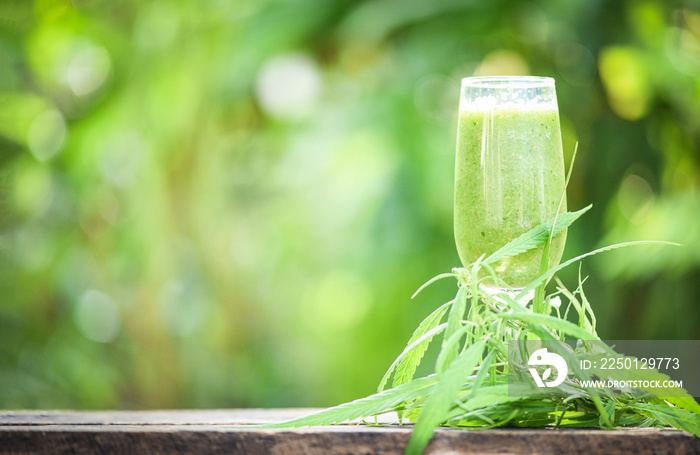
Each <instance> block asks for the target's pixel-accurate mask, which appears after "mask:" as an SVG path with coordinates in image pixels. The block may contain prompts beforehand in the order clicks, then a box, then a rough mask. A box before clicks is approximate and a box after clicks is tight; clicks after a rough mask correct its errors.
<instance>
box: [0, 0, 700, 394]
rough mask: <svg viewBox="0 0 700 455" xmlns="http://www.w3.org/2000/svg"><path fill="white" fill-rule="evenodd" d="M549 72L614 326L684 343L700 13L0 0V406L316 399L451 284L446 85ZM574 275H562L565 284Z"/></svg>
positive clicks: (595, 285) (697, 332)
mask: <svg viewBox="0 0 700 455" xmlns="http://www.w3.org/2000/svg"><path fill="white" fill-rule="evenodd" d="M475 74H476V75H488V74H534V75H541V76H551V77H554V78H555V80H556V84H557V92H558V96H559V106H560V114H561V121H562V128H563V135H564V148H565V151H566V152H565V154H566V160H567V162H568V160H569V159H570V156H571V153H572V150H573V148H574V144H575V143H576V141H579V143H580V147H579V156H578V159H577V164H576V168H575V171H574V174H573V178H572V182H571V186H570V188H569V196H568V200H569V207H570V208H571V209H579V208H581V207H583V206H585V205H587V204H589V203H593V204H594V208H593V209H592V210H591V211H590V212H589V213H588V214H586V215H585V217H584V218H582V219H581V220H580V221H579V222H578V223H576V224H575V225H574V226H573V227H572V228H571V229H570V230H569V241H568V244H567V249H566V252H565V257H572V256H573V255H576V254H580V253H582V252H585V251H587V250H590V249H593V248H595V247H597V246H601V245H603V244H607V243H612V242H618V241H626V240H636V239H663V240H672V241H677V242H680V243H683V244H684V247H683V248H672V247H641V248H640V247H638V248H636V249H626V250H618V251H615V252H611V253H607V254H606V255H602V256H599V257H597V258H595V259H591V260H587V261H585V262H584V264H583V269H582V273H583V274H584V275H589V276H590V278H589V280H588V282H587V288H586V289H587V294H588V295H589V298H590V299H591V301H592V305H593V307H594V309H595V311H596V312H597V315H598V321H599V329H600V330H599V333H600V335H601V336H602V337H603V338H608V339H615V338H628V339H639V338H642V339H667V338H668V339H698V338H699V337H700V326H699V325H698V321H700V302H699V298H698V296H699V295H700V163H699V160H700V152H699V150H700V8H699V7H698V3H695V2H681V1H665V0H648V1H644V0H642V1H613V0H610V1H603V0H564V1H562V0H549V1H546V0H542V1H531V2H525V1H509V0H496V1H490V2H484V1H479V2H477V1H468V0H461V1H449V0H439V1H435V0H421V1H408V2H407V1H399V0H367V1H362V2H357V1H349V0H341V1H328V0H319V1H304V2H299V1H291V0H290V1H263V0H235V1H225V0H190V1H185V0H182V1H173V0H165V1H148V2H142V1H136V0H129V1H125V0H122V1H104V0H74V1H68V0H64V1H59V0H36V1H34V2H31V1H26V0H4V1H3V2H2V3H0V408H172V407H178V408H192V407H217V408H220V407H248V406H256V407H268V406H280V407H281V406H327V405H332V404H336V403H339V402H341V401H345V400H351V399H354V398H358V397H360V396H364V395H367V394H369V393H371V392H372V391H373V390H374V389H375V387H376V385H377V383H378V381H379V379H380V377H381V375H382V373H383V372H384V370H385V369H386V368H387V367H388V365H389V364H390V363H391V361H392V360H393V358H394V357H395V356H396V355H397V354H398V353H399V352H400V351H401V348H402V345H403V343H405V341H406V340H407V339H408V338H409V336H410V334H411V332H412V331H413V329H414V328H415V326H416V325H417V323H418V322H419V321H420V320H421V319H422V318H423V317H424V316H426V315H427V314H428V313H429V312H430V311H431V310H432V309H433V308H435V307H436V306H437V305H438V304H441V303H442V302H444V301H446V300H449V299H450V298H451V296H452V295H453V294H454V291H455V286H454V283H452V282H447V281H443V282H440V283H439V284H436V285H434V287H432V288H430V289H429V290H428V291H426V292H424V293H423V294H421V296H419V298H417V299H415V300H410V296H411V294H412V292H413V291H414V290H415V289H416V288H417V287H418V286H419V285H420V284H422V283H423V282H424V281H426V280H427V279H428V278H430V277H431V276H433V275H436V274H438V273H441V272H445V271H449V270H450V269H451V268H452V267H454V266H457V265H459V259H458V257H457V254H456V251H455V247H454V240H453V233H452V185H453V174H454V148H455V137H456V114H457V103H458V94H459V81H460V78H462V77H465V76H470V75H475ZM577 273H578V270H577V268H576V267H572V268H571V270H567V271H566V272H565V273H563V274H562V275H561V276H562V278H563V279H564V281H565V282H566V283H568V284H570V285H574V284H575V282H576V275H577Z"/></svg>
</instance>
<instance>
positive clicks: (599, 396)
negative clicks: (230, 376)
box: [274, 207, 700, 454]
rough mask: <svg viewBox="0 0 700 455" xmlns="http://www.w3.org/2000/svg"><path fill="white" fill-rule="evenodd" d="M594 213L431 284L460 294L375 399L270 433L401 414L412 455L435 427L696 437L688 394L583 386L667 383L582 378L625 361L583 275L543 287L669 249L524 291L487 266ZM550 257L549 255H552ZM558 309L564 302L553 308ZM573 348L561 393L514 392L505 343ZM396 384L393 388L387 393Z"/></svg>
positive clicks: (559, 221) (637, 374)
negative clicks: (589, 365)
mask: <svg viewBox="0 0 700 455" xmlns="http://www.w3.org/2000/svg"><path fill="white" fill-rule="evenodd" d="M589 208H590V207H586V208H585V209H583V210H580V211H578V212H565V213H562V214H559V215H557V216H555V217H553V218H552V219H549V220H547V221H545V222H543V223H542V224H540V225H539V226H536V227H535V228H533V229H532V230H530V231H528V232H526V233H525V234H523V235H521V236H520V237H518V238H516V239H514V240H513V241H511V242H510V243H508V244H507V245H505V246H504V247H502V248H501V249H499V250H498V251H496V252H494V253H493V254H491V255H490V256H488V257H481V258H479V259H478V260H477V261H476V262H474V263H473V264H470V265H469V266H468V267H465V268H455V269H453V270H452V271H451V272H449V273H443V274H441V275H438V276H436V277H435V278H433V279H431V280H429V281H428V282H427V283H426V284H425V285H423V286H421V288H419V290H418V291H417V292H416V294H417V293H418V292H420V291H421V290H423V289H424V288H425V287H426V286H427V285H429V284H431V283H433V282H435V281H437V280H440V279H444V278H448V277H452V278H455V279H456V280H457V284H458V287H457V294H456V296H455V298H454V299H453V300H450V301H449V302H446V303H444V304H443V305H441V306H439V307H438V308H437V309H435V310H434V311H433V312H432V313H430V314H429V315H428V316H427V317H426V318H425V319H424V320H423V321H422V322H421V323H420V324H419V326H418V327H417V328H416V330H415V331H414V332H413V334H412V336H411V337H410V339H409V340H408V342H407V344H406V347H405V348H404V350H403V351H402V352H401V353H400V354H399V356H398V357H397V358H396V360H395V361H394V362H393V363H392V364H391V366H390V367H389V369H388V370H387V372H386V374H385V375H384V377H383V378H382V379H381V381H380V383H379V387H378V390H377V393H376V394H374V395H371V396H369V397H366V398H362V399H359V400H356V401H353V402H351V403H346V404H342V405H340V406H336V407H333V408H330V409H326V410H323V411H321V412H318V413H316V414H313V415H311V416H307V417H303V418H300V419H296V420H292V421H289V422H284V423H281V424H277V425H274V426H276V427H294V426H310V425H328V424H334V423H339V422H344V421H349V420H354V419H368V418H370V417H373V416H378V415H382V414H386V413H390V412H395V413H397V415H398V419H399V423H403V421H404V420H405V419H408V420H409V421H411V422H414V423H415V426H414V428H413V432H412V435H411V439H410V441H409V444H408V446H407V447H406V453H407V454H417V453H422V451H423V450H424V449H425V447H427V445H428V443H429V442H430V439H431V438H432V436H433V433H434V431H435V428H436V427H439V426H442V425H446V426H450V427H460V428H493V427H499V426H504V425H509V426H519V427H539V426H555V427H590V426H600V427H604V428H612V427H615V426H630V427H646V426H672V427H675V428H679V429H682V430H685V431H689V432H691V433H693V434H695V435H697V436H700V406H699V405H698V404H697V402H696V401H695V400H694V399H693V398H692V397H691V396H689V395H688V394H687V393H686V392H685V391H684V390H682V389H666V390H665V391H664V392H666V394H667V395H669V396H672V398H668V397H661V396H658V395H654V393H655V392H654V391H653V390H629V391H623V392H622V393H620V392H618V391H613V390H609V389H599V388H598V389H593V388H589V387H584V386H583V385H582V381H586V380H590V379H591V377H592V376H591V375H592V374H596V375H598V377H600V378H603V377H605V378H606V379H617V380H629V379H635V378H637V379H640V378H641V379H662V380H663V379H668V377H666V376H664V375H663V374H661V373H659V372H658V371H656V370H645V371H644V372H642V371H634V370H632V371H630V370H622V371H621V370H611V371H606V372H602V371H595V370H592V371H591V370H586V371H584V370H582V369H581V368H580V367H578V365H579V361H578V359H579V358H580V356H588V357H587V358H591V357H590V356H594V355H607V356H610V355H613V356H617V355H619V354H617V353H615V351H614V350H613V349H612V348H610V347H609V346H607V345H605V343H603V342H602V341H600V338H599V337H598V335H597V333H596V319H595V315H594V313H593V310H592V308H591V306H590V304H589V301H588V299H587V298H586V295H585V293H584V291H583V282H584V281H585V279H582V278H581V274H580V271H579V280H578V286H577V287H576V289H574V290H573V291H571V290H569V289H567V288H566V287H565V286H564V285H563V283H561V281H559V280H558V279H556V280H555V281H556V284H557V286H556V289H555V290H554V291H553V292H551V293H549V294H547V293H545V285H546V284H547V283H548V282H549V281H550V280H551V279H552V277H554V275H555V274H556V272H557V271H559V270H561V269H562V268H564V267H567V266H569V265H571V264H573V263H575V262H578V261H580V260H581V259H583V258H585V257H588V256H591V255H594V254H598V253H600V252H603V251H608V250H611V249H614V248H619V247H622V246H628V245H634V244H645V243H668V242H630V243H625V244H617V245H611V246H608V247H605V248H600V249H597V250H594V251H591V252H589V253H586V254H583V255H580V256H577V257H575V258H573V259H570V260H568V261H565V262H563V263H562V264H560V265H557V266H556V267H552V268H549V267H548V264H546V263H545V262H544V261H543V268H542V270H541V272H542V273H541V274H540V276H539V277H538V278H536V279H535V280H533V281H532V282H531V283H530V284H528V285H527V286H525V288H523V289H518V290H516V289H511V288H508V286H507V283H503V282H501V281H500V280H499V279H498V277H497V276H496V274H495V273H494V271H493V268H492V266H491V265H492V264H495V263H496V262H498V261H501V260H503V259H507V258H510V257H512V256H515V255H517V254H521V253H523V252H526V251H529V250H531V249H533V248H537V247H538V246H540V245H543V244H545V246H547V245H548V243H549V242H550V241H551V239H552V237H553V236H554V235H556V234H557V233H559V232H561V231H563V230H564V229H566V228H567V227H568V226H569V225H570V224H571V223H573V222H574V221H575V220H576V219H578V218H579V217H580V216H581V215H582V214H583V213H585V212H586V211H587V210H588V209H589ZM544 255H545V256H547V249H546V248H545V253H544ZM533 291H534V292H533ZM414 296H415V295H414ZM562 300H563V301H566V303H565V304H561V305H555V304H554V303H555V302H561V301H562ZM570 314H571V317H574V316H575V317H576V318H577V321H578V322H577V323H573V322H570V321H569V316H570ZM438 337H439V338H440V339H441V346H440V352H439V355H438V357H437V360H436V362H435V366H434V373H433V374H431V375H429V376H426V377H422V378H416V377H414V376H415V372H416V369H417V368H418V366H419V365H420V363H421V362H422V360H423V357H424V354H425V352H426V350H427V349H428V347H429V346H430V344H431V343H433V342H434V341H435V339H436V338H438ZM567 339H568V340H579V346H578V347H577V348H576V349H575V350H574V349H571V350H566V349H562V350H561V351H560V352H558V354H560V355H562V356H563V357H564V358H565V360H566V361H567V364H568V365H570V366H572V369H573V370H574V374H573V375H571V377H568V378H567V379H566V380H565V381H564V382H563V383H562V384H561V385H559V386H557V387H556V389H555V390H553V392H556V393H552V394H551V396H527V395H517V396H516V395H515V394H513V393H512V390H509V384H508V379H509V375H512V374H515V373H516V371H512V370H513V369H523V368H525V367H524V366H523V365H520V364H513V363H512V362H509V353H508V346H509V343H512V342H514V341H517V340H535V341H536V340H555V341H557V340H559V341H564V340H567ZM526 358H527V357H526V356H523V359H526ZM523 364H524V362H523ZM392 378H393V380H392V382H391V388H388V389H387V388H386V387H387V384H389V381H390V379H392ZM509 392H511V393H509ZM656 393H659V392H656Z"/></svg>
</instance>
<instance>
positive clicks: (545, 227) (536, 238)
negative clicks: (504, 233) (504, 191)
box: [484, 205, 592, 264]
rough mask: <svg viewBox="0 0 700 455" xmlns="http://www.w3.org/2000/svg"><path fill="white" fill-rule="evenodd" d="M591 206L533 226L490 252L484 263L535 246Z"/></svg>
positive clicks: (516, 253) (513, 254) (559, 230)
mask: <svg viewBox="0 0 700 455" xmlns="http://www.w3.org/2000/svg"><path fill="white" fill-rule="evenodd" d="M591 207H592V206H591V205H589V206H588V207H585V208H583V209H581V210H579V211H578V212H564V213H560V214H559V215H558V216H554V217H552V218H550V219H548V220H546V221H544V222H543V223H542V224H539V225H538V226H535V227H534V228H532V229H530V230H529V231H527V232H526V233H524V234H522V235H521V236H519V237H517V238H515V239H513V240H512V241H510V242H508V243H507V244H506V245H505V246H503V247H501V248H500V249H499V250H497V251H496V252H494V253H493V254H491V256H489V257H487V258H486V259H484V263H485V264H493V263H494V262H498V261H502V260H503V259H508V258H509V257H512V256H515V255H518V254H520V253H524V252H526V251H528V250H531V249H533V248H537V247H538V246H540V245H542V244H543V243H545V242H546V241H547V240H548V239H549V236H550V233H552V234H553V235H557V234H559V233H560V232H561V231H563V230H564V229H566V228H567V227H569V225H571V223H573V222H574V221H576V220H577V219H578V218H579V217H580V216H581V215H583V214H584V213H586V212H587V211H588V210H589V209H590V208H591ZM555 219H556V223H555Z"/></svg>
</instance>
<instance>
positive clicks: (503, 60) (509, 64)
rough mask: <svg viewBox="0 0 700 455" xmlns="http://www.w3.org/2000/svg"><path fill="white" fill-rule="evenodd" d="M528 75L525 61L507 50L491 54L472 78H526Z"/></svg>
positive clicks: (528, 71) (528, 70)
mask: <svg viewBox="0 0 700 455" xmlns="http://www.w3.org/2000/svg"><path fill="white" fill-rule="evenodd" d="M528 74H530V68H529V67H528V64H527V62H526V61H525V59H524V58H523V57H522V56H521V55H520V54H518V53H516V52H513V51H507V50H497V51H493V52H491V53H490V54H488V55H487V56H486V58H484V60H483V61H482V62H481V64H480V65H479V67H478V68H477V69H476V71H474V76H527V75H528Z"/></svg>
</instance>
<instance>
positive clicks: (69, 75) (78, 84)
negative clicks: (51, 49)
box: [66, 46, 111, 96]
mask: <svg viewBox="0 0 700 455" xmlns="http://www.w3.org/2000/svg"><path fill="white" fill-rule="evenodd" d="M110 66H111V64H110V60H109V54H108V53H107V51H106V50H105V49H104V48H103V47H101V46H88V47H85V48H83V49H80V50H79V51H78V52H77V53H76V54H75V56H74V57H73V58H72V59H71V61H70V63H69V64H68V68H67V70H66V82H67V83H68V86H69V87H70V89H71V90H72V91H73V93H75V94H76V95H78V96H85V95H89V94H91V93H93V92H94V91H95V90H97V89H98V88H100V87H101V86H102V84H104V82H105V80H107V76H108V75H109V71H110Z"/></svg>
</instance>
